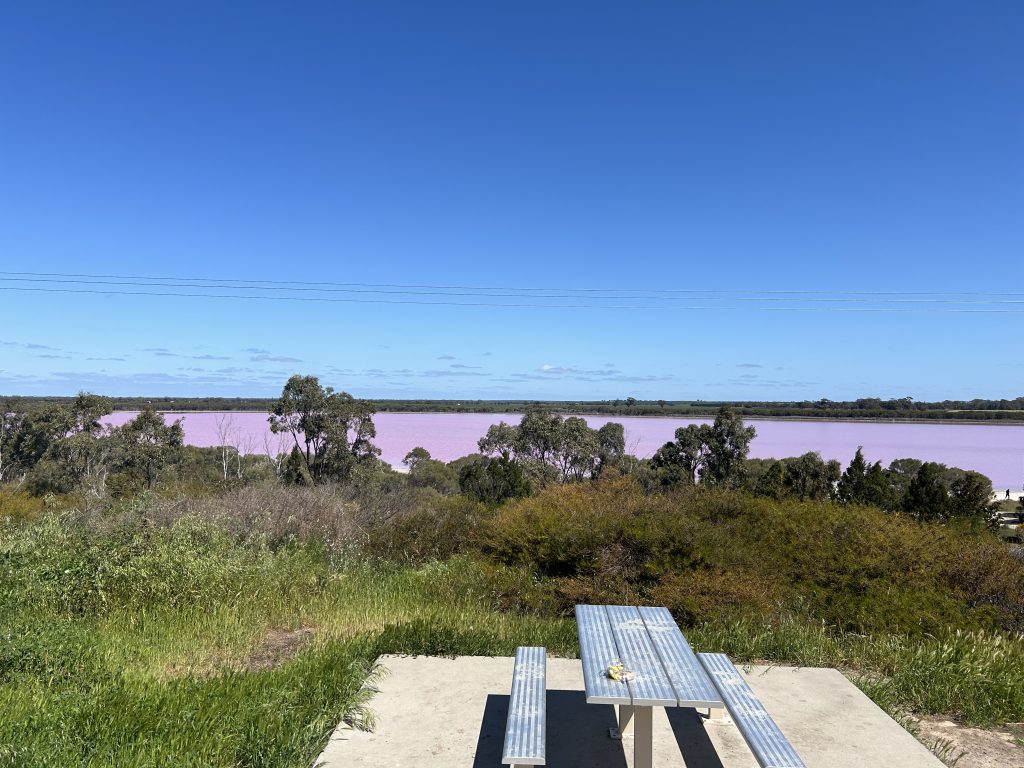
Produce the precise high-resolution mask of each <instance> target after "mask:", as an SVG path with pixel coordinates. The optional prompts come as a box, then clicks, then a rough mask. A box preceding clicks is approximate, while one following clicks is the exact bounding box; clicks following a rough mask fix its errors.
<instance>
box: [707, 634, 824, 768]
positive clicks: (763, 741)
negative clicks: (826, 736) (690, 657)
mask: <svg viewBox="0 0 1024 768" xmlns="http://www.w3.org/2000/svg"><path fill="white" fill-rule="evenodd" d="M697 658H699V659H700V662H701V664H703V665H704V668H705V669H706V670H707V672H708V675H709V676H710V677H711V681H712V683H714V685H715V688H717V689H718V692H719V694H721V696H722V701H723V702H724V703H725V708H726V709H727V710H728V711H729V716H730V717H731V718H732V720H733V722H735V723H736V728H737V729H738V730H739V732H740V734H741V735H742V736H743V738H744V739H745V740H746V742H747V746H748V747H750V751H751V752H752V753H753V754H754V757H755V758H756V759H757V762H758V764H759V765H760V766H761V768H806V766H804V762H803V760H801V759H800V757H799V756H798V755H797V753H796V750H794V749H793V747H792V746H791V745H790V743H789V741H787V740H786V737H785V736H784V735H783V734H782V731H780V730H779V726H777V725H776V724H775V721H774V720H772V718H771V715H769V714H768V711H767V710H766V709H765V708H764V705H763V704H762V703H761V702H760V701H759V700H758V698H757V697H756V696H755V695H754V692H753V691H752V690H750V686H749V685H747V682H746V681H745V680H744V679H743V677H742V676H741V675H740V673H739V670H738V669H736V667H735V666H734V665H733V663H732V662H731V661H730V660H729V657H728V656H726V655H725V654H724V653H698V654H697Z"/></svg>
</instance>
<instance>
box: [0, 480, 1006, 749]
mask: <svg viewBox="0 0 1024 768" xmlns="http://www.w3.org/2000/svg"><path fill="white" fill-rule="evenodd" d="M264 490H265V491H266V495H267V497H268V499H269V500H268V501H266V502H265V504H263V506H262V507H261V508H260V510H257V511H254V509H253V507H254V506H258V502H257V501H256V500H257V499H258V498H259V496H260V495H261V494H260V492H259V489H256V488H242V489H235V490H232V491H229V492H228V493H227V494H226V495H222V496H219V497H218V496H213V497H210V496H207V497H203V498H200V499H189V500H186V499H184V498H182V497H176V498H175V497H170V498H167V497H161V496H159V495H144V496H142V497H140V498H139V499H137V500H136V501H135V503H134V504H133V505H130V506H124V505H114V506H112V507H111V509H109V510H108V511H107V512H106V513H104V514H101V513H96V512H93V513H89V514H84V513H81V512H77V511H60V510H59V509H57V508H56V507H57V506H59V504H58V503H55V502H50V509H49V510H43V511H42V512H41V514H40V516H39V517H37V518H35V519H34V520H26V519H24V518H23V517H19V518H15V517H9V516H4V517H3V518H2V519H3V523H2V524H0V572H2V573H3V575H4V579H3V582H2V587H0V616H2V617H3V621H2V624H0V627H2V629H0V637H2V638H3V641H4V642H3V643H2V644H0V707H2V708H3V711H4V712H5V717H4V719H3V720H2V722H0V744H2V745H4V746H3V748H2V749H0V766H6V765H9V766H31V765H43V764H46V765H90V766H100V765H103V766H106V765H123V766H128V765H133V766H135V765H171V764H174V765H196V766H198V765H223V766H237V765H242V766H271V765H273V766H286V765H287V766H299V765H308V764H309V761H310V760H311V759H312V758H313V757H315V755H316V753H317V752H318V751H319V749H320V748H322V746H323V743H324V741H325V739H326V736H327V734H328V733H329V731H330V729H331V728H332V727H333V726H334V725H335V724H336V723H337V722H338V721H341V720H345V721H347V722H349V723H351V724H352V725H353V726H355V727H360V726H362V725H365V724H367V723H368V722H369V721H368V719H367V718H368V717H369V713H368V711H367V709H366V706H367V700H366V692H365V691H364V690H363V683H364V681H365V680H367V679H368V678H372V672H373V665H374V661H375V659H376V658H377V657H378V655H379V654H381V653H396V652H402V653H432V654H467V653H479V654H509V653H511V652H512V651H513V650H514V648H515V646H516V645H519V644H523V643H541V644H544V645H546V646H548V647H549V648H550V649H551V650H552V651H554V652H556V653H565V654H573V653H575V652H576V646H575V636H574V626H573V623H572V621H571V619H569V618H567V615H568V613H569V612H570V610H571V606H572V604H573V603H574V602H575V601H579V600H601V601H610V600H629V601H634V600H639V601H643V602H655V603H659V604H667V605H669V606H670V607H671V608H672V609H673V611H674V613H675V615H676V616H677V618H678V619H679V620H680V621H681V622H682V623H684V624H685V625H687V626H688V627H689V629H688V635H689V636H690V637H691V639H692V640H693V642H694V644H695V646H696V647H698V648H699V649H702V650H723V651H725V652H728V653H730V654H731V655H732V656H734V657H735V658H737V659H740V660H749V659H769V660H773V661H779V662H794V663H801V664H825V665H836V666H840V667H843V668H845V669H848V670H850V672H849V674H850V675H851V676H852V677H853V678H854V679H855V680H858V681H859V682H860V684H861V685H862V686H863V687H864V688H865V690H867V691H868V692H869V693H870V694H871V695H872V696H873V697H875V699H876V700H877V701H879V702H880V703H881V704H883V705H884V706H886V707H888V708H889V709H890V710H891V711H894V712H903V711H914V712H922V713H940V712H941V713H946V714H950V715H953V716H956V717H960V718H962V719H964V720H966V721H969V722H975V723H993V722H1007V721H1015V720H1019V719H1021V717H1022V715H1024V651H1022V645H1021V638H1020V636H1019V635H1015V634H1013V633H1012V631H1011V630H1012V629H1013V628H1015V627H1019V626H1020V620H1021V615H1022V596H1021V589H1022V576H1024V564H1022V563H1021V562H1020V561H1018V560H1017V559H1015V558H1014V557H1013V556H1012V555H1010V554H1009V551H1008V550H1007V549H1005V548H1001V547H999V546H997V545H996V544H995V542H994V540H993V539H992V538H991V537H990V534H988V533H987V532H985V531H972V530H970V529H964V530H960V529H958V528H956V527H953V526H949V525H941V524H938V523H919V522H915V521H913V520H910V519H908V518H905V517H902V516H898V515H891V514H886V513H883V512H881V511H879V510H877V509H872V508H867V507H840V506H838V505H834V504H829V503H811V502H805V503H797V502H792V501H785V502H777V501H772V500H770V499H765V498H757V497H752V496H749V495H747V494H744V493H741V492H736V491H729V490H722V489H699V488H691V489H683V490H680V491H676V492H673V493H667V494H654V495H651V494H645V493H644V492H643V491H642V489H641V488H640V486H639V485H638V484H637V483H636V481H634V480H631V479H628V478H618V479H611V480H604V481H600V482H597V483H588V484H573V485H566V486H553V487H551V488H548V489H546V490H544V491H542V492H540V493H538V494H536V495H534V496H531V497H529V498H525V499H519V500H515V501H511V502H508V503H506V504H504V505H502V506H500V507H497V508H493V507H488V506H486V505H483V504H480V503H475V502H472V501H469V500H467V499H465V498H461V497H451V498H444V497H440V496H437V497H432V498H434V503H431V504H427V505H424V506H422V507H421V508H418V509H416V510H414V511H406V512H403V513H401V514H397V515H394V516H391V517H389V518H387V519H386V520H381V519H380V517H379V515H377V514H376V513H374V514H371V513H369V512H368V511H367V510H366V509H365V508H362V507H360V505H359V504H357V503H353V501H352V498H351V496H350V495H349V492H347V491H346V490H345V489H333V488H330V487H320V488H309V489H302V488H299V489H294V490H293V491H290V492H289V494H288V495H289V496H290V497H291V499H292V504H291V511H292V513H293V514H292V515H290V517H289V519H288V520H286V521H282V520H281V519H279V517H278V515H277V514H276V512H275V510H276V509H278V508H279V507H280V506H281V505H282V504H283V500H282V499H275V493H276V491H275V490H274V487H269V488H267V489H264ZM326 516H330V517H332V518H335V522H334V523H333V524H332V525H331V526H330V527H325V526H324V525H322V524H321V521H322V519H323V518H324V517H326ZM231 520H235V521H238V520H243V521H245V522H244V524H239V523H237V522H236V523H235V524H233V525H232V524H230V523H229V521H231ZM371 521H372V523H371ZM879 594H880V595H884V598H878V597H876V595H879ZM851 617H852V618H851ZM849 630H855V631H849ZM370 709H372V705H371V707H370Z"/></svg>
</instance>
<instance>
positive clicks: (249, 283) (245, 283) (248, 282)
mask: <svg viewBox="0 0 1024 768" xmlns="http://www.w3.org/2000/svg"><path fill="white" fill-rule="evenodd" d="M0 275H10V276H13V277H39V278H86V279H94V280H118V281H123V280H146V281H176V282H185V283H225V284H233V285H235V286H237V287H239V288H244V287H249V288H252V287H254V286H257V285H261V286H281V287H282V289H284V290H287V289H285V288H283V287H284V286H315V287H318V288H323V287H324V286H329V287H339V288H394V289H424V290H443V291H448V290H452V291H457V290H464V291H516V292H533V293H550V292H553V291H563V292H572V293H615V292H619V293H630V294H635V293H650V294H715V295H729V294H732V295H792V296H815V295H819V296H820V295H833V296H954V297H955V296H978V297H990V298H993V299H997V298H1006V297H1012V296H1016V297H1022V298H1024V293H1013V292H992V291H845V290H831V289H829V290H778V289H765V290H756V289H739V288H708V289H704V288H623V287H616V288H567V287H547V288H538V287H535V286H534V287H514V286H470V285H442V284H427V283H364V282H330V281H301V280H263V279H240V278H227V277H223V278H203V277H167V276H154V275H109V274H86V273H74V272H15V271H3V270H0ZM194 287H197V288H201V287H204V286H202V285H196V286H194ZM209 287H217V286H209ZM295 290H298V289H295ZM370 292H371V293H372V292H374V291H370ZM538 298H543V297H538ZM551 298H557V297H551ZM634 298H635V297H634Z"/></svg>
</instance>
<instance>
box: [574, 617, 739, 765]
mask: <svg viewBox="0 0 1024 768" xmlns="http://www.w3.org/2000/svg"><path fill="white" fill-rule="evenodd" d="M576 629H577V632H578V633H579V639H580V658H581V659H582V660H583V682H584V687H585V689H586V696H587V703H588V704H616V705H618V708H619V732H620V733H621V734H628V733H630V732H631V731H632V733H633V736H634V741H633V766H634V768H652V760H653V748H654V742H653V739H654V734H653V730H652V725H653V710H652V708H653V707H696V708H698V709H709V710H715V709H723V708H724V707H725V704H724V703H723V701H722V698H721V696H720V695H719V693H718V691H717V690H716V689H715V685H714V683H712V682H711V678H710V677H709V676H708V674H707V672H706V671H705V670H704V667H703V666H702V665H701V663H700V661H699V660H698V659H697V657H696V655H695V654H694V652H693V649H691V648H690V644H689V643H688V642H686V638H685V637H683V633H682V632H680V631H679V627H678V626H677V625H676V623H675V621H674V620H673V619H672V614H671V613H669V611H668V609H667V608H641V607H636V606H627V605H577V606H576ZM617 661H618V662H621V663H622V665H623V667H625V669H627V670H630V671H632V672H633V675H634V676H633V677H632V679H627V680H625V681H619V680H613V679H612V678H610V677H609V676H608V668H609V665H611V664H613V663H615V662H617Z"/></svg>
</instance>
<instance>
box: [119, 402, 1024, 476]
mask: <svg viewBox="0 0 1024 768" xmlns="http://www.w3.org/2000/svg"><path fill="white" fill-rule="evenodd" d="M133 415H134V414H132V413H128V412H117V413H114V414H111V415H110V416H109V417H108V418H107V419H106V422H107V423H109V424H114V425H117V424H123V423H124V422H125V421H127V420H128V419H129V418H131V417H132V416H133ZM166 418H167V419H168V420H169V421H170V420H173V419H176V418H181V419H182V420H183V426H184V428H185V439H186V441H187V442H188V443H189V444H190V445H197V446H212V445H220V443H221V441H220V438H219V436H218V434H219V432H218V426H217V420H218V418H220V419H222V420H230V426H231V428H232V429H233V430H235V432H236V434H237V435H238V438H237V439H235V440H231V441H229V442H230V443H231V444H234V445H241V446H243V450H247V451H250V452H255V453H262V452H264V451H265V448H266V445H269V446H270V449H271V450H275V451H276V450H287V449H290V447H291V443H290V442H286V440H285V439H284V436H281V435H271V434H270V433H269V428H268V425H267V415H266V414H264V413H211V412H200V413H196V412H192V413H182V414H177V413H168V414H166ZM586 418H587V423H589V424H590V426H591V427H599V426H601V425H602V424H605V423H606V422H608V421H617V422H620V423H622V424H623V425H624V426H625V428H626V448H627V450H628V451H629V452H630V453H633V454H635V455H637V456H641V457H648V456H650V455H651V454H652V453H654V451H656V450H657V449H658V448H659V447H661V445H663V444H664V443H665V442H667V441H669V440H671V439H673V436H674V433H675V430H676V429H677V428H679V427H681V426H685V425H686V424H699V423H710V420H707V419H661V418H637V417H634V418H629V417H617V418H608V417H604V416H588V417H586ZM503 420H504V421H506V422H509V423H512V424H515V423H518V421H519V415H518V414H495V413H378V414H376V415H375V416H374V417H373V421H374V424H376V426H377V439H376V440H375V443H376V445H377V446H378V447H379V448H380V449H381V458H382V459H383V460H384V461H386V462H388V463H389V464H392V465H394V466H398V465H400V464H401V461H402V457H404V456H405V454H406V453H408V452H409V450H410V449H412V448H414V447H416V446H423V447H424V448H426V449H427V450H428V451H430V454H431V456H433V457H434V458H436V459H441V460H442V461H451V460H452V459H456V458H458V457H459V456H465V455H466V454H467V453H473V452H475V451H476V450H477V447H476V443H477V440H479V439H480V438H481V437H482V436H483V435H484V433H485V432H486V431H487V428H488V427H489V426H490V425H492V424H497V423H498V422H499V421H503ZM222 423H223V422H222ZM747 424H749V425H751V426H754V427H756V429H757V437H756V438H755V439H754V441H753V443H751V446H750V448H751V450H750V455H751V457H752V458H772V457H775V458H781V457H784V456H798V455H800V454H802V453H806V452H807V451H818V452H819V453H821V455H822V457H823V458H825V459H839V461H841V462H842V463H843V465H844V466H845V465H846V464H848V463H849V461H850V459H851V458H852V457H853V454H854V451H856V450H857V446H864V454H865V456H866V457H867V458H868V460H869V461H877V460H881V461H882V463H883V464H888V463H889V462H890V461H892V460H893V459H900V458H915V459H921V460H924V461H939V462H942V463H943V464H947V465H949V466H957V467H962V468H964V469H974V470H977V471H978V472H981V473H982V474H984V475H987V476H988V477H990V478H991V479H992V482H993V484H994V485H995V487H996V488H1008V487H1011V486H1012V487H1014V488H1020V487H1021V482H1022V481H1024V426H996V425H985V424H897V423H877V422H840V421H756V420H755V421H748V422H747ZM288 439H289V440H290V438H288ZM265 440H266V442H265Z"/></svg>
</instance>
